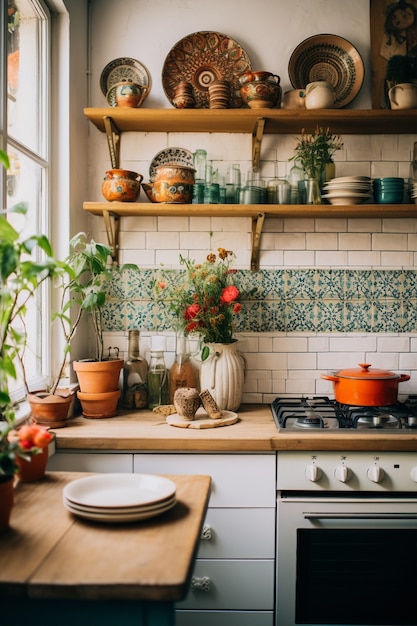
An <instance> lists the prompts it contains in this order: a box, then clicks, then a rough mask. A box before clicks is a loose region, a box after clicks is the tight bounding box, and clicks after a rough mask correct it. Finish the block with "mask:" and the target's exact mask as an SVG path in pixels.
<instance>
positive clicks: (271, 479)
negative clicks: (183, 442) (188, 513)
mask: <svg viewBox="0 0 417 626" xmlns="http://www.w3.org/2000/svg"><path fill="white" fill-rule="evenodd" d="M133 466H134V472H138V473H144V474H145V473H152V474H207V475H209V476H211V477H212V484H211V496H210V507H226V508H231V507H275V475H276V472H275V453H265V454H210V453H208V454H191V453H182V454H159V453H158V454H135V455H134V460H133Z"/></svg>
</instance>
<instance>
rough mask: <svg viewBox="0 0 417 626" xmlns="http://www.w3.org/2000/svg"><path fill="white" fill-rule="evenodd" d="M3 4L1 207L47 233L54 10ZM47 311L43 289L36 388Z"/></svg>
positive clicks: (18, 386)
mask: <svg viewBox="0 0 417 626" xmlns="http://www.w3.org/2000/svg"><path fill="white" fill-rule="evenodd" d="M6 4H7V6H5V5H6ZM2 7H3V8H2V12H3V15H2V23H3V27H2V29H1V34H0V37H1V49H0V55H1V64H2V68H3V69H4V72H3V80H2V83H1V86H0V89H1V92H0V97H1V98H0V111H1V120H0V124H1V127H0V128H1V131H2V147H3V149H5V150H6V151H7V153H8V155H9V159H10V169H9V170H8V171H7V172H3V173H2V180H1V184H2V190H1V191H2V198H3V206H7V208H10V207H12V206H13V205H16V204H19V203H25V204H26V205H27V208H28V210H27V214H26V216H22V215H17V214H10V216H9V219H10V221H11V223H12V224H13V226H14V227H15V228H16V229H17V230H18V231H19V232H21V233H22V234H23V235H32V234H40V233H45V234H47V235H48V236H49V215H50V209H49V203H50V193H49V180H50V146H49V137H50V132H49V121H50V119H51V106H50V95H49V94H50V84H49V83H50V74H51V72H50V65H49V64H50V58H51V52H50V48H51V37H50V21H51V20H50V14H49V11H48V8H47V6H46V4H45V3H44V2H43V1H42V0H14V1H11V0H8V3H3V4H2ZM48 311H49V293H48V289H47V288H44V289H42V290H41V291H40V292H39V293H38V294H37V298H36V301H35V302H33V305H31V307H30V309H29V310H28V313H27V318H26V329H27V335H28V346H27V349H26V352H25V369H26V372H27V377H28V380H29V384H30V387H31V388H32V389H33V388H35V387H37V386H39V384H41V383H42V377H43V376H44V375H45V374H46V373H47V371H48V368H49V358H48V355H49V349H48V341H47V338H48V335H49V333H48V328H49V323H50V316H49V314H48ZM10 391H11V394H12V397H13V399H14V400H16V401H17V400H20V399H22V398H23V397H24V394H25V390H24V386H23V384H22V380H21V379H20V380H18V381H16V382H13V383H12V385H11V389H10Z"/></svg>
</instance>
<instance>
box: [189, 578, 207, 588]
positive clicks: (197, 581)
mask: <svg viewBox="0 0 417 626" xmlns="http://www.w3.org/2000/svg"><path fill="white" fill-rule="evenodd" d="M210 585H211V580H210V578H209V577H208V576H201V578H199V577H198V576H193V577H192V578H191V589H196V590H198V591H210Z"/></svg>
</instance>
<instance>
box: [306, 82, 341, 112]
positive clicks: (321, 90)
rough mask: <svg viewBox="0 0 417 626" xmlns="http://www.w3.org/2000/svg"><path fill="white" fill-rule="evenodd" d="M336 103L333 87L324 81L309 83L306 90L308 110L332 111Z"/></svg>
mask: <svg viewBox="0 0 417 626" xmlns="http://www.w3.org/2000/svg"><path fill="white" fill-rule="evenodd" d="M334 101H335V93H334V89H333V85H332V84H331V83H328V82H326V81H324V80H317V81H315V82H314V83H308V85H307V86H306V90H305V105H306V109H332V108H333V105H334Z"/></svg>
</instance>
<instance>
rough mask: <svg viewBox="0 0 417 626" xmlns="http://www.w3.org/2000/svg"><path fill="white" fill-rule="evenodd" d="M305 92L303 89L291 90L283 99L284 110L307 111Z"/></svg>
mask: <svg viewBox="0 0 417 626" xmlns="http://www.w3.org/2000/svg"><path fill="white" fill-rule="evenodd" d="M304 98H305V92H304V91H303V90H302V89H290V90H289V91H286V92H285V93H284V96H283V98H282V108H283V109H305V106H306V105H305V100H304Z"/></svg>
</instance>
